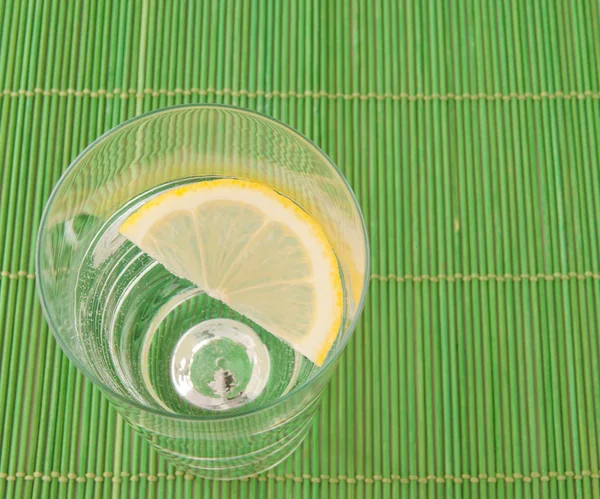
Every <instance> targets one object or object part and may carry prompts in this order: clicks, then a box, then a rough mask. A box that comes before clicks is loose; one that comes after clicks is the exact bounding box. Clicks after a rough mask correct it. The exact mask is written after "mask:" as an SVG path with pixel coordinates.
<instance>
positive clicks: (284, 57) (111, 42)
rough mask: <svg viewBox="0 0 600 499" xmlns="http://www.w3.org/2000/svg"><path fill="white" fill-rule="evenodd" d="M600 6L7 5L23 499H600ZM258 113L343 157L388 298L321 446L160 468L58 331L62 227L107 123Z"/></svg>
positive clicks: (2, 159) (338, 384)
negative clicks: (81, 165)
mask: <svg viewBox="0 0 600 499" xmlns="http://www.w3.org/2000/svg"><path fill="white" fill-rule="evenodd" d="M599 26H600V4H599V2H598V1H597V0H590V1H578V0H573V1H564V0H542V1H536V2H529V1H523V0H513V1H510V0H424V1H421V2H411V1H406V2H401V1H397V2H395V1H392V0H388V1H373V0H351V1H349V0H331V1H316V0H315V1H312V2H305V1H299V0H290V1H284V0H282V1H277V0H256V1H249V0H224V1H220V2H216V1H215V2H209V1H206V2H196V3H194V2H182V1H171V0H165V1H162V2H156V1H152V0H147V1H146V0H143V1H141V0H140V1H133V0H129V1H128V0H120V1H119V0H115V1H110V2H108V1H107V2H104V1H97V2H93V1H92V2H79V1H69V2H66V1H60V0H45V1H44V0H14V1H9V0H0V179H1V180H0V182H1V183H0V191H1V192H0V196H1V198H0V259H1V268H0V270H1V280H0V328H1V329H0V332H1V334H0V352H1V353H0V355H1V357H0V408H1V409H2V410H1V411H0V497H18V498H21V497H32V498H38V497H71V496H76V497H104V498H107V497H140V498H146V497H157V498H161V497H193V496H195V497H231V498H235V497H256V498H258V497H270V498H279V497H282V498H284V497H297V498H317V497H319V498H334V497H350V498H357V499H358V498H378V497H383V498H400V497H411V498H416V497H419V498H421V497H427V498H431V497H456V498H480V497H481V498H484V497H485V498H512V497H515V498H529V497H534V498H538V497H556V498H567V497H569V498H570V497H582V498H590V497H600V469H599V463H598V459H599V457H600V455H599V448H598V446H599V445H600V421H599V416H600V374H599V365H600V355H599V353H600V335H599V332H600V329H599V328H600V326H599V324H600V252H599V250H598V247H599V245H600V215H599V214H600V161H599V159H600V158H599V152H598V151H599V147H600V144H599V142H600V87H599V78H600V29H599V28H598V27H599ZM186 102H217V103H227V104H233V105H239V106H244V107H248V108H252V109H257V110H259V111H262V112H264V113H267V114H269V115H272V116H274V117H276V118H279V119H281V120H282V121H284V122H286V123H288V124H289V125H291V126H293V127H295V128H297V129H299V130H300V131H302V132H304V133H305V134H306V135H307V136H308V137H310V138H312V139H313V140H314V141H315V142H316V143H317V144H319V145H320V146H321V147H322V148H323V149H324V150H325V151H326V152H327V153H328V154H329V155H331V157H332V158H333V159H334V161H336V163H337V164H338V165H339V166H340V168H341V169H342V170H343V171H344V173H345V174H346V176H347V177H348V179H349V181H350V182H351V184H352V186H353V187H354V189H355V191H356V193H357V196H358V198H359V201H360V203H361V205H362V207H363V209H364V213H365V217H366V220H367V225H368V228H369V231H370V238H371V244H372V272H373V275H372V276H371V288H370V293H369V298H368V300H367V304H366V308H365V313H364V314H363V316H362V320H361V323H360V326H359V327H358V329H357V331H356V334H355V337H354V339H353V340H352V341H351V343H350V345H349V347H348V349H347V352H346V353H345V355H344V356H343V358H342V361H341V365H340V367H339V369H338V371H337V372H336V374H335V376H334V379H333V381H332V383H331V385H330V387H329V389H328V391H327V392H326V395H325V397H324V403H323V406H322V409H321V411H320V413H319V416H318V418H317V419H315V421H314V424H313V427H312V431H311V433H310V435H309V437H308V439H307V440H306V441H305V442H304V444H303V445H302V446H301V448H300V449H298V451H297V452H296V453H295V454H294V455H293V457H291V458H290V459H288V460H287V461H285V462H284V463H283V464H281V465H279V466H277V467H276V468H274V469H273V470H271V471H270V472H268V473H265V474H263V475H261V476H258V477H253V478H250V479H246V480H242V481H233V482H225V483H220V482H212V481H206V480H201V479H198V478H195V477H192V476H189V475H185V474H183V473H182V472H179V471H178V470H176V469H175V468H173V467H171V466H170V465H168V464H167V463H166V462H165V461H164V460H163V459H162V458H159V457H157V455H156V454H155V452H154V451H153V450H152V449H150V448H149V447H148V446H147V445H146V444H145V443H144V442H143V441H142V440H141V439H140V438H138V437H137V436H136V435H134V434H133V432H132V430H131V429H130V427H129V426H128V425H127V424H126V423H124V421H123V420H122V419H121V418H120V417H119V416H118V415H117V414H116V413H115V411H114V410H113V409H112V408H111V407H110V406H109V404H108V403H107V401H106V400H105V399H104V398H103V396H102V395H100V393H99V391H98V390H97V389H95V388H94V387H92V386H91V385H90V384H89V383H87V382H86V381H85V380H84V379H83V378H82V376H81V375H80V374H79V373H78V372H76V370H75V369H74V368H73V366H72V365H71V364H70V363H69V362H68V361H67V360H66V358H65V357H64V356H63V355H62V353H61V351H60V350H59V348H58V346H57V344H56V342H55V341H54V339H53V338H52V336H51V335H50V334H49V331H48V328H47V327H46V325H45V322H44V320H43V318H42V316H41V312H40V307H39V303H38V300H37V298H36V295H35V283H34V275H33V272H34V267H33V258H34V243H35V239H36V230H37V226H38V223H39V219H40V215H41V210H42V207H43V205H44V202H45V200H46V199H47V197H48V195H49V193H50V190H51V188H52V186H53V185H54V183H55V182H56V181H57V179H58V177H59V175H60V173H61V172H62V171H63V170H64V169H65V168H66V167H67V165H68V164H69V162H70V161H71V160H72V159H73V158H74V157H75V155H76V154H77V153H78V152H79V151H80V150H81V149H82V148H83V147H84V146H85V145H86V144H88V143H89V142H90V141H92V140H93V139H94V138H96V137H98V136H99V135H100V134H101V133H102V132H104V131H105V130H107V129H109V128H111V127H113V126H115V125H117V124H118V123H120V122H122V121H123V120H125V119H127V118H129V117H132V116H135V115H136V114H139V113H141V112H144V111H150V110H152V109H156V108H160V107H164V106H168V105H173V104H181V103H186Z"/></svg>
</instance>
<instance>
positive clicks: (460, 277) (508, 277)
mask: <svg viewBox="0 0 600 499" xmlns="http://www.w3.org/2000/svg"><path fill="white" fill-rule="evenodd" d="M0 276H1V277H7V278H8V279H19V278H21V277H24V278H26V279H35V274H34V273H32V272H27V271H26V270H19V271H17V272H14V273H11V272H9V271H7V270H2V271H1V272H0ZM371 279H372V280H376V281H383V282H387V281H397V282H440V281H447V282H455V281H465V282H469V281H484V282H485V281H498V282H506V281H513V282H521V281H531V282H537V281H556V280H561V281H568V280H570V279H578V280H580V281H583V280H585V279H598V280H600V274H597V273H594V272H590V271H586V272H582V273H578V272H567V273H566V274H563V273H560V272H554V273H552V274H534V275H531V274H518V275H514V274H459V273H457V274H451V275H446V274H437V275H427V274H423V275H417V276H415V275H411V274H406V275H401V276H399V275H396V274H387V275H380V274H371Z"/></svg>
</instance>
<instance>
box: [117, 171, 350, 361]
mask: <svg viewBox="0 0 600 499" xmlns="http://www.w3.org/2000/svg"><path fill="white" fill-rule="evenodd" d="M119 231H120V232H121V234H123V235H124V236H125V237H126V238H128V239H129V240H130V241H132V242H133V243H134V244H136V245H137V246H139V248H140V249H142V251H144V252H146V253H148V254H149V255H150V256H151V257H152V258H154V259H155V260H157V261H158V262H160V263H161V264H162V265H164V266H165V267H166V268H167V270H169V271H170V272H172V273H173V274H175V275H177V276H179V277H182V278H184V279H187V280H189V281H191V282H193V283H194V284H196V285H197V286H198V287H200V288H201V289H202V290H203V291H204V292H206V293H207V294H208V295H209V296H211V297H213V298H216V299H218V300H221V301H223V302H224V303H226V304H227V305H229V306H230V307H231V308H232V309H234V310H236V311H237V312H239V313H241V314H243V315H245V316H246V317H248V318H249V319H251V320H253V321H254V322H256V323H257V324H258V325H260V326H261V327H263V328H265V329H266V330H267V331H269V332H270V333H271V334H273V335H275V336H277V337H278V338H280V339H282V340H284V341H286V342H287V343H289V344H290V345H291V346H292V347H293V348H294V349H295V350H296V351H298V352H300V353H301V354H303V355H304V356H306V357H307V358H308V359H310V360H311V361H313V362H314V363H315V364H317V365H321V364H322V363H323V360H324V359H325V357H326V355H327V352H328V351H329V349H330V348H331V345H332V344H333V342H334V341H335V338H336V336H337V334H338V331H339V329H340V325H341V321H342V311H343V302H342V300H343V295H342V283H341V279H340V274H339V270H338V263H337V259H336V257H335V255H334V253H333V250H332V248H331V245H330V244H329V242H328V241H327V238H326V237H325V234H324V233H323V230H322V229H321V227H320V226H319V225H318V224H317V223H316V222H315V220H313V219H312V218H311V217H310V216H309V215H308V214H306V213H305V212H304V211H303V210H302V209H300V208H299V207H298V206H297V205H296V204H295V203H293V202H292V201H291V200H289V199H288V198H286V197H284V196H282V195H280V194H278V193H277V192H275V191H274V190H272V189H270V188H269V187H267V186H265V185H263V184H260V183H257V182H251V181H247V180H234V179H218V180H209V181H204V182H198V183H194V184H188V185H185V186H183V187H178V188H175V189H172V190H169V191H167V192H165V193H163V194H161V195H159V196H157V197H156V198H154V199H152V200H151V201H149V202H148V203H146V204H144V205H143V206H142V207H141V208H140V209H139V210H138V211H137V212H135V213H134V214H132V215H131V216H130V217H129V218H128V219H127V220H125V222H124V223H123V224H122V225H121V227H120V229H119Z"/></svg>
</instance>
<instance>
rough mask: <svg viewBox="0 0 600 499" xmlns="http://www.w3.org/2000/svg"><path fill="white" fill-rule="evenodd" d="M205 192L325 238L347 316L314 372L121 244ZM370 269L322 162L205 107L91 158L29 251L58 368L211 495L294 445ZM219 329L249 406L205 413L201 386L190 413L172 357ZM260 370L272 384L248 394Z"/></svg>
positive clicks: (134, 128) (247, 118)
mask: <svg viewBox="0 0 600 499" xmlns="http://www.w3.org/2000/svg"><path fill="white" fill-rule="evenodd" d="M217 178H236V179H246V180H250V181H255V182H260V183H262V184H264V185H266V186H268V187H270V188H272V189H273V190H274V191H276V192H278V193H279V194H281V195H283V196H286V197H288V198H289V199H291V200H292V201H293V202H295V203H296V204H297V205H298V206H299V207H300V208H302V209H303V210H304V211H305V212H306V213H307V214H308V215H310V217H312V218H313V219H314V220H315V221H316V222H317V223H318V224H320V226H321V227H322V229H323V231H324V233H325V234H326V236H327V238H328V240H329V242H330V244H331V247H332V249H333V251H334V253H335V255H336V257H337V260H338V265H339V273H340V277H341V281H342V286H343V290H344V293H343V295H344V313H343V319H342V325H341V328H340V330H339V332H338V336H337V339H336V341H335V343H334V345H333V347H332V349H331V351H330V352H329V354H328V356H327V358H326V359H325V361H324V363H323V364H322V366H321V367H317V366H316V365H314V364H312V363H311V362H310V361H308V360H307V359H305V358H303V357H302V356H301V355H299V354H297V353H295V352H294V351H293V350H292V349H291V348H290V347H289V346H288V345H287V344H285V343H284V342H282V341H280V340H278V339H277V338H275V337H274V336H272V335H270V334H269V333H268V332H266V331H264V330H262V329H261V328H260V327H259V326H257V325H256V324H254V323H253V322H252V321H250V320H248V319H247V318H245V317H243V316H240V315H239V314H237V313H236V312H235V311H234V310H231V309H229V308H228V307H227V306H225V305H224V304H222V303H220V302H218V301H217V300H213V299H211V298H209V297H208V296H207V295H206V294H204V293H203V292H202V290H200V289H198V288H197V287H195V286H194V285H193V284H192V283H190V282H188V281H185V280H183V279H179V278H177V277H175V276H173V275H171V274H170V273H169V272H168V271H166V270H165V268H164V267H163V266H162V265H160V264H159V263H158V262H156V261H154V260H152V258H150V257H149V256H148V255H146V254H145V253H143V252H142V251H141V250H140V249H139V248H137V247H135V246H134V245H133V244H132V243H131V242H129V241H128V240H127V239H125V238H124V237H123V236H121V234H120V233H119V230H118V229H119V227H120V225H121V223H122V222H123V220H125V219H126V218H127V217H128V216H129V215H130V214H131V213H132V212H134V211H135V210H137V209H138V208H139V207H140V206H142V205H143V204H144V203H146V202H147V201H148V200H150V199H152V198H153V197H155V196H157V195H158V194H160V193H162V192H165V191H166V190H168V189H172V188H174V187H177V186H181V185H184V184H186V183H190V182H200V181H206V180H212V179H217ZM191 249H192V248H190V250H191ZM368 269H369V249H368V241H367V236H366V231H365V226H364V221H363V218H362V214H361V212H360V209H359V206H358V204H357V201H356V199H355V197H354V195H353V193H352V191H351V189H350V187H349V186H348V183H347V182H346V180H345V179H344V177H343V176H342V175H341V173H340V172H339V170H338V169H337V168H336V167H335V165H334V164H333V163H332V161H331V160H330V159H329V158H328V157H327V156H326V155H325V154H324V153H323V151H321V150H320V149H319V148H318V147H317V146H316V145H315V144H313V143H312V142H311V141H310V140H308V139H307V138H306V137H304V136H303V135H301V134H300V133H298V132H297V131H295V130H293V129H291V128H289V127H288V126H286V125H284V124H283V123H280V122H278V121H276V120H274V119H272V118H269V117H267V116H264V115H261V114H259V113H256V112H252V111H248V110H244V109H239V108H234V107H229V106H216V105H187V106H177V107H172V108H166V109H162V110H159V111H155V112H152V113H149V114H145V115H142V116H138V117H136V118H134V119H132V120H130V121H127V122H125V123H123V124H121V125H119V126H117V127H116V128H114V129H112V130H110V131H109V132H107V133H106V134H104V135H103V136H102V137H100V138H99V139H97V140H96V141H95V142H93V143H92V144H91V145H89V146H88V147H87V148H86V149H85V150H84V151H83V152H82V153H81V154H80V155H79V156H78V157H77V158H76V159H75V160H74V161H73V163H72V164H71V165H70V166H69V168H68V169H67V171H66V172H65V173H64V175H63V176H62V177H61V179H60V180H59V182H58V184H57V185H56V187H55V188H54V190H53V192H52V194H51V196H50V199H49V201H48V203H47V206H46V209H45V211H44V214H43V217H42V222H41V226H40V231H39V237H38V244H37V248H36V275H37V285H38V291H39V296H40V299H41V303H42V306H43V310H44V314H45V316H46V319H47V321H48V323H49V325H50V327H51V330H52V332H53V334H54V336H55V338H56V340H57V341H58V343H59V344H60V346H61V348H62V349H63V351H64V352H65V353H66V355H67V356H68V357H69V359H70V360H71V361H72V362H73V363H74V364H75V365H76V366H77V367H78V368H79V369H80V370H81V371H82V372H83V373H84V374H85V376H87V377H88V378H89V379H90V380H91V381H92V382H93V383H94V384H95V385H96V386H98V387H99V388H100V389H101V390H102V392H103V393H104V394H105V395H106V396H107V397H108V398H109V400H110V401H111V402H112V403H113V404H114V406H115V407H116V408H117V410H118V411H119V412H120V413H121V414H122V415H123V417H124V418H125V419H126V420H127V421H128V422H129V423H130V424H131V425H132V426H133V427H134V428H136V429H137V430H138V431H139V432H140V433H141V434H142V436H143V437H145V438H146V439H147V440H148V441H149V442H150V443H151V444H152V445H154V446H155V447H156V448H157V449H158V450H159V451H160V452H162V453H163V454H164V455H165V456H166V457H167V458H169V459H170V460H171V461H173V462H174V463H175V464H176V465H178V466H179V467H180V468H182V469H185V470H187V471H189V472H191V473H194V474H198V475H200V476H204V477H208V478H221V479H231V478H237V477H244V476H248V475H251V474H255V473H259V472H261V471H264V470H266V469H268V468H270V467H272V466H275V465H276V464H277V463H279V462H280V461H282V460H283V459H284V458H285V457H286V456H288V455H289V454H290V453H291V452H292V451H293V450H294V449H295V448H296V447H297V446H298V445H299V444H300V442H301V441H302V439H303V438H304V436H305V435H306V433H307V431H308V428H309V422H310V420H311V417H312V416H313V415H314V413H315V411H316V410H317V407H318V402H319V399H320V397H321V394H322V392H323V389H324V388H325V386H326V384H327V382H328V380H329V379H330V377H331V375H332V373H333V371H334V369H335V367H336V364H337V362H338V359H339V357H340V354H341V352H342V350H343V349H344V346H345V345H346V343H347V342H348V340H349V338H350V337H351V335H352V332H353V330H354V328H355V326H356V323H357V319H358V316H359V313H360V311H361V310H362V307H363V302H364V297H365V293H366V290H367V285H368V275H369V272H368ZM215 319H216V320H224V321H225V322H226V323H227V324H231V328H232V329H231V330H230V331H234V333H235V335H238V336H239V337H243V338H242V340H240V339H239V337H238V336H235V337H234V336H231V338H230V337H229V336H227V335H225V336H227V337H225V336H224V337H223V338H221V340H222V341H224V342H229V343H230V345H229V346H230V347H231V349H230V350H229V351H230V352H232V353H231V355H234V356H237V357H236V359H234V360H231V359H230V360H231V362H232V363H235V362H237V364H236V365H238V366H242V367H240V369H242V370H243V369H247V370H248V372H247V373H245V374H244V376H246V375H247V376H246V377H247V378H248V380H250V381H248V380H247V381H248V386H247V390H248V391H252V390H254V392H256V393H253V394H252V396H251V397H250V396H249V397H240V398H239V399H235V398H232V399H231V400H230V399H219V397H216V398H215V397H212V398H211V396H210V393H209V395H206V393H208V392H206V393H204V395H202V393H200V392H201V391H202V389H206V386H204V387H203V388H202V389H200V388H199V392H198V393H199V395H198V394H196V395H198V397H199V400H201V403H199V404H195V403H189V401H188V400H185V399H184V398H182V397H180V396H178V393H177V392H176V391H174V390H173V378H172V376H170V375H169V373H171V375H172V371H170V369H172V367H173V365H174V362H173V358H174V357H173V356H174V355H178V354H177V352H175V351H176V350H177V349H178V348H180V347H181V342H180V343H178V341H179V340H180V339H181V338H182V337H184V336H185V335H186V334H187V333H189V331H196V329H197V328H199V327H200V328H202V327H205V325H206V324H210V321H211V320H215ZM195 328H196V329H195ZM244 335H246V336H244ZM244 338H246V339H244ZM248 338H249V339H248ZM229 343H228V344H229ZM183 344H185V342H183ZM184 350H185V348H184ZM174 352H175V353H174ZM180 353H181V352H179V354H180ZM184 353H185V352H184ZM191 354H193V355H199V354H197V353H195V351H194V352H192V353H191ZM191 354H190V355H191ZM197 362H200V360H197ZM265 369H267V370H268V371H269V373H270V374H272V375H273V376H271V378H272V379H271V378H269V382H268V383H266V384H265V383H258V384H257V383H254V384H253V383H252V382H251V381H252V379H253V378H252V377H253V376H254V375H255V374H256V372H259V371H261V370H262V371H261V372H263V373H264V372H265ZM198 379H200V378H198ZM198 382H199V383H200V384H201V383H206V382H207V381H206V379H205V380H204V381H202V380H200V381H198ZM213 395H214V394H213ZM223 401H225V403H223Z"/></svg>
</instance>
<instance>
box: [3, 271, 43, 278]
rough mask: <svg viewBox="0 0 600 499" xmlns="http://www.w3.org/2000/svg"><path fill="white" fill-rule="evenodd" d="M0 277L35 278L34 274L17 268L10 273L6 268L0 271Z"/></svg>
mask: <svg viewBox="0 0 600 499" xmlns="http://www.w3.org/2000/svg"><path fill="white" fill-rule="evenodd" d="M0 277H8V278H9V279H19V278H20V277H25V278H26V279H35V274H33V273H31V272H27V271H26V270H19V271H17V272H15V273H14V274H13V273H10V272H8V271H7V270H2V271H0Z"/></svg>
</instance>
